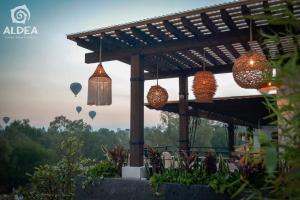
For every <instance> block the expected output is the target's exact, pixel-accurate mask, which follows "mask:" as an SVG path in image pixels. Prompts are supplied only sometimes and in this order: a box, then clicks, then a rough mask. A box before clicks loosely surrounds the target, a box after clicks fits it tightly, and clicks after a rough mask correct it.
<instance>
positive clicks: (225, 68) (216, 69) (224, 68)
mask: <svg viewBox="0 0 300 200" xmlns="http://www.w3.org/2000/svg"><path fill="white" fill-rule="evenodd" d="M232 66H233V65H232V64H227V65H220V66H207V67H205V69H206V70H207V71H211V72H212V73H214V74H222V73H230V72H232ZM199 70H201V68H199V67H197V68H196V67H195V68H193V69H186V70H184V69H183V70H173V71H168V72H160V73H159V75H158V78H159V79H165V78H176V77H179V76H187V77H188V76H193V75H194V74H195V73H196V72H198V71H199ZM144 78H145V80H154V79H156V74H155V73H145V74H144Z"/></svg>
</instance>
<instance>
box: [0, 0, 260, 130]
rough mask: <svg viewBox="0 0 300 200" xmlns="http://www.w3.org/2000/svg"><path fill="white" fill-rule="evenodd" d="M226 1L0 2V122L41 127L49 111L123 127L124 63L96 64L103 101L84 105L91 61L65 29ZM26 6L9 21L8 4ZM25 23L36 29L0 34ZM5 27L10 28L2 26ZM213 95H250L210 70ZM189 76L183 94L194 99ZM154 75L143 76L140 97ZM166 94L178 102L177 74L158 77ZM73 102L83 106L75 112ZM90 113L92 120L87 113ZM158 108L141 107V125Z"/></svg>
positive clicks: (152, 119)
mask: <svg viewBox="0 0 300 200" xmlns="http://www.w3.org/2000/svg"><path fill="white" fill-rule="evenodd" d="M224 2H228V1H227V0H209V1H208V0H151V1H147V0H126V1H121V0H110V1H101V0H89V1H83V0H82V1H79V0H48V1H46V0H44V1H39V0H27V1H24V0H23V1H22V0H0V118H1V121H0V124H2V126H3V125H4V124H3V121H2V118H3V117H4V116H8V117H10V118H11V120H15V119H18V120H21V119H30V122H31V124H32V125H34V126H37V127H48V125H49V122H50V121H52V120H53V119H54V117H55V116H58V115H64V116H66V117H67V118H69V119H72V120H75V119H84V121H85V122H87V123H89V124H91V125H92V127H93V128H94V129H98V128H104V127H105V128H110V129H116V128H129V124H130V123H129V120H130V81H129V80H130V66H129V65H127V64H124V63H121V62H118V61H111V62H105V63H103V65H104V67H105V70H106V72H107V73H108V74H109V76H110V77H111V78H112V81H113V87H112V95H113V96H112V98H113V100H112V101H113V103H112V105H111V106H97V107H96V106H88V105H87V104H86V102H87V83H88V78H89V76H90V75H91V74H92V73H93V71H94V70H95V68H96V66H97V64H85V63H84V54H85V53H87V52H88V50H85V49H83V48H81V47H79V46H77V45H76V43H75V42H72V41H70V40H68V39H67V38H66V35H67V34H70V33H75V32H81V31H86V30H90V29H95V28H101V27H105V26H111V25H116V24H121V23H127V22H131V21H136V20H141V19H145V18H150V17H157V16H161V15H166V14H171V13H175V12H180V11H185V10H190V9H195V8H201V7H204V6H209V5H215V4H219V3H224ZM22 5H26V7H27V8H28V10H29V11H30V19H29V21H27V22H26V23H25V24H16V23H13V21H12V18H11V9H13V8H15V7H17V6H22ZM17 26H21V27H24V26H29V30H30V31H31V30H32V28H33V27H35V28H36V30H37V32H38V34H34V35H26V38H18V37H16V35H8V34H4V32H5V30H6V27H8V28H11V27H12V28H16V27H17ZM10 33H12V32H11V31H10ZM216 78H217V84H218V89H217V94H216V96H239V95H249V94H257V91H256V90H249V89H247V90H246V89H242V88H240V87H239V86H237V84H236V83H235V82H234V80H233V78H232V74H221V75H217V76H216ZM192 79H193V77H190V78H189V99H194V96H193V92H192V91H191V85H192V84H191V82H192ZM72 82H79V83H81V84H82V86H83V88H82V90H81V92H80V93H79V95H78V96H77V97H74V95H73V94H72V93H71V91H70V89H69V85H70V83H72ZM153 84H155V81H146V82H145V95H144V96H145V102H146V95H147V92H148V90H149V88H150V86H151V85H153ZM159 84H160V85H161V86H163V87H164V88H166V89H167V91H168V93H169V100H178V79H164V80H160V81H159ZM76 106H82V107H83V110H82V112H81V113H80V114H79V115H78V114H77V112H76V111H75V107H76ZM91 110H94V111H96V112H97V115H96V117H95V118H94V120H91V119H90V118H89V117H88V112H89V111H91ZM159 115H160V113H159V112H158V111H153V110H149V109H148V108H145V126H155V125H156V124H157V123H159Z"/></svg>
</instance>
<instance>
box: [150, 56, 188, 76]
mask: <svg viewBox="0 0 300 200" xmlns="http://www.w3.org/2000/svg"><path fill="white" fill-rule="evenodd" d="M145 59H146V60H149V61H150V62H152V63H153V66H154V72H155V73H156V65H157V64H158V65H159V68H158V70H159V71H161V69H166V68H167V69H169V70H171V71H173V70H176V69H177V70H180V69H182V68H180V67H179V66H178V65H174V64H173V63H169V62H168V61H167V60H168V59H166V58H165V56H161V55H153V56H146V57H145ZM162 71H163V70H162Z"/></svg>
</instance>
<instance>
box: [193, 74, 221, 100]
mask: <svg viewBox="0 0 300 200" xmlns="http://www.w3.org/2000/svg"><path fill="white" fill-rule="evenodd" d="M216 90H217V83H216V79H215V76H214V74H213V73H212V72H210V71H199V72H197V73H196V74H195V76H194V82H193V92H194V95H195V97H196V101H198V102H200V103H212V101H213V97H214V95H215V93H216Z"/></svg>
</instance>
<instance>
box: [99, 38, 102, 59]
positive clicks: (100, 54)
mask: <svg viewBox="0 0 300 200" xmlns="http://www.w3.org/2000/svg"><path fill="white" fill-rule="evenodd" d="M99 63H100V64H102V38H101V37H100V51H99Z"/></svg>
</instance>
